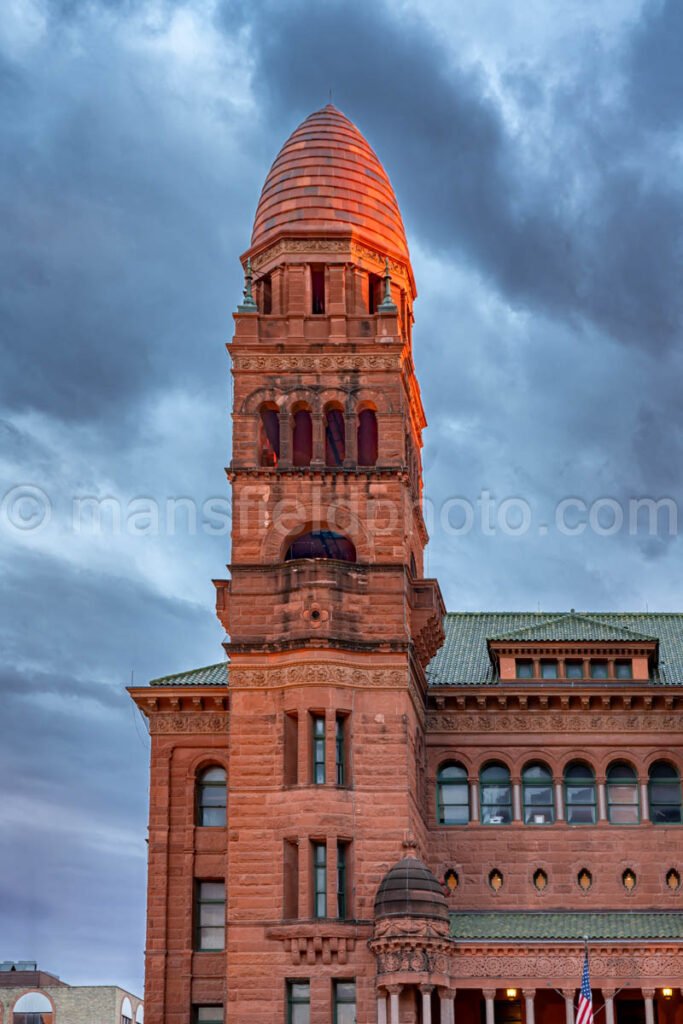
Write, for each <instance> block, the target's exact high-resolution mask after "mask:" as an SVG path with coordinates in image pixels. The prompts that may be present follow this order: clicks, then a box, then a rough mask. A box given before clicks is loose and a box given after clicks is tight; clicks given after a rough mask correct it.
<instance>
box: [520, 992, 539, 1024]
mask: <svg viewBox="0 0 683 1024" xmlns="http://www.w3.org/2000/svg"><path fill="white" fill-rule="evenodd" d="M522 994H523V996H524V1007H525V1009H526V1024H534V996H535V995H536V989H535V988H532V989H527V988H525V989H523V992H522Z"/></svg>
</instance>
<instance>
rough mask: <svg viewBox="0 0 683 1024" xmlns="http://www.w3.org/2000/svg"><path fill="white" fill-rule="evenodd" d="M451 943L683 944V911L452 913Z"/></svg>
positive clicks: (508, 911) (501, 911)
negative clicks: (585, 942) (674, 940)
mask: <svg viewBox="0 0 683 1024" xmlns="http://www.w3.org/2000/svg"><path fill="white" fill-rule="evenodd" d="M450 934H451V938H453V939H456V940H457V941H459V942H501V941H502V942H548V941H553V940H554V941H558V942H583V939H584V936H586V935H587V936H588V941H589V942H635V941H639V940H641V941H645V940H647V941H652V940H660V941H665V940H667V939H683V912H681V911H676V910H618V911H603V912H600V911H581V912H577V913H574V912H572V911H552V910H548V911H542V910H528V911H524V910H519V911H518V910H507V911H506V910H500V911H488V910H486V911H469V912H468V911H466V912H464V913H457V912H456V913H452V914H451V932H450Z"/></svg>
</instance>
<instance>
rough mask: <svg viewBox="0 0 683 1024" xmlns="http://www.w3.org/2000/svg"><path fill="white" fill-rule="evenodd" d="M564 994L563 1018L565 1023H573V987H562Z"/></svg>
mask: <svg viewBox="0 0 683 1024" xmlns="http://www.w3.org/2000/svg"><path fill="white" fill-rule="evenodd" d="M562 995H563V996H564V1019H565V1021H566V1022H567V1024H574V989H573V988H572V989H566V988H563V989H562Z"/></svg>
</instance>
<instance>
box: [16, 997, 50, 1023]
mask: <svg viewBox="0 0 683 1024" xmlns="http://www.w3.org/2000/svg"><path fill="white" fill-rule="evenodd" d="M12 1021H13V1024H52V1021H53V1013H52V1003H51V1002H50V1000H49V999H48V998H47V996H46V995H43V993H42V992H26V993H24V995H23V996H21V998H19V999H17V1001H16V1003H15V1004H14V1012H13V1014H12Z"/></svg>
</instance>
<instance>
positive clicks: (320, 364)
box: [232, 352, 401, 373]
mask: <svg viewBox="0 0 683 1024" xmlns="http://www.w3.org/2000/svg"><path fill="white" fill-rule="evenodd" d="M232 358H233V364H234V367H235V369H236V370H253V371H254V372H261V371H263V372H266V373H323V372H328V371H333V372H345V371H350V370H358V371H361V372H368V371H371V370H378V371H384V370H399V369H400V367H401V356H400V353H398V352H397V353H396V354H395V355H381V356H379V355H377V356H375V355H351V354H347V355H315V354H304V353H296V352H295V353H292V354H291V355H270V354H269V355H237V354H235V355H233V357H232Z"/></svg>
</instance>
